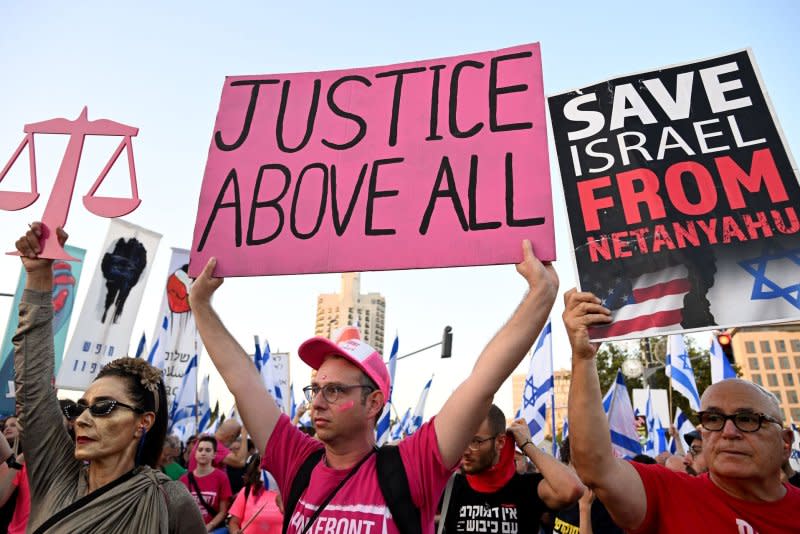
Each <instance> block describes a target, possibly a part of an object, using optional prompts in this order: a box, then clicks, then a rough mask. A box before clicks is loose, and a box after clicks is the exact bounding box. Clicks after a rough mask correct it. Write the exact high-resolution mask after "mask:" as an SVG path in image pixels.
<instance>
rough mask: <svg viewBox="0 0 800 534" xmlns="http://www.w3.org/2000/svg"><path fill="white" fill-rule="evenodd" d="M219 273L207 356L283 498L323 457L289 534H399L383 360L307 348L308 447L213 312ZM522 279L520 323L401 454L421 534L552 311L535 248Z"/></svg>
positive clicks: (312, 343) (554, 285)
mask: <svg viewBox="0 0 800 534" xmlns="http://www.w3.org/2000/svg"><path fill="white" fill-rule="evenodd" d="M215 265H216V261H215V260H214V259H213V258H212V259H211V260H210V261H209V262H208V264H207V265H206V266H205V268H204V269H203V272H202V273H201V274H200V276H199V277H198V278H197V280H196V281H195V283H194V285H193V287H192V291H191V294H190V302H191V307H192V311H193V312H194V316H195V319H196V321H197V327H198V329H199V331H200V335H201V336H202V338H203V343H204V344H205V346H206V350H207V351H208V353H209V355H210V356H211V359H212V361H213V362H214V365H215V366H216V367H217V370H218V371H219V372H220V374H221V375H222V377H223V379H224V380H225V383H226V385H227V386H228V389H230V391H231V392H232V393H233V395H234V397H235V398H236V405H237V407H238V409H239V413H240V414H241V416H242V419H243V420H244V423H245V425H246V426H247V428H248V430H249V431H250V432H251V434H252V437H253V441H254V442H255V443H256V444H257V445H258V447H259V449H260V450H261V452H262V455H263V458H264V462H263V463H264V467H265V468H266V469H268V470H269V471H270V472H271V473H272V474H273V475H274V477H275V479H276V480H277V482H278V486H279V487H280V491H281V494H282V495H284V496H286V495H289V494H290V493H291V490H292V488H293V485H292V483H293V481H294V479H295V478H300V475H299V474H298V473H300V472H303V469H301V466H304V464H305V462H306V461H307V460H308V458H309V457H310V456H311V455H312V454H319V452H322V453H323V454H322V456H321V459H320V460H319V461H318V463H316V464H315V465H313V469H312V471H311V473H310V482H309V483H308V485H307V486H306V487H305V489H304V491H303V492H302V494H300V496H299V498H298V500H297V502H296V505H295V506H294V509H293V510H291V511H289V510H287V519H286V521H287V523H286V524H287V532H290V533H306V532H313V533H314V534H316V533H319V534H322V533H323V532H325V533H327V532H333V533H338V532H347V533H349V534H353V533H356V534H381V533H385V534H398V533H399V532H400V530H399V528H398V523H400V522H401V519H402V518H395V517H393V516H392V513H391V512H390V509H389V505H387V501H386V499H385V498H384V496H383V494H382V489H381V487H380V484H379V481H378V470H377V469H378V468H377V467H376V465H377V461H376V456H377V455H376V454H374V452H375V450H376V447H375V425H376V420H377V418H378V417H379V416H380V414H381V411H382V410H383V406H384V404H385V402H386V400H387V399H388V395H389V387H390V379H389V373H388V370H387V369H386V365H385V364H384V363H383V358H382V357H381V355H380V354H378V353H377V352H376V351H375V350H374V349H373V348H372V347H370V346H369V345H367V344H366V343H364V342H362V341H360V340H358V339H350V340H348V341H345V342H342V343H340V344H338V345H337V344H335V343H333V342H331V341H329V340H327V339H324V338H313V339H310V340H308V341H306V342H305V343H303V344H302V345H301V346H300V349H299V350H298V353H299V355H300V357H301V358H302V359H303V361H305V362H306V363H308V364H309V365H310V366H311V367H313V368H315V369H317V374H316V377H315V378H314V379H313V380H312V383H311V385H310V386H308V387H306V388H304V392H305V393H306V396H307V398H308V399H309V401H310V402H311V403H312V407H313V413H314V425H315V427H316V430H317V437H318V438H319V441H317V440H314V439H312V438H309V437H308V436H306V435H305V434H303V433H302V432H300V431H299V430H298V429H296V428H295V427H293V426H292V425H291V423H290V421H289V418H288V417H287V416H286V415H283V414H281V412H280V411H279V409H278V408H277V406H276V404H275V402H274V401H273V399H271V398H270V397H269V394H268V393H267V391H266V389H265V388H264V386H263V384H262V382H261V379H260V377H259V375H258V373H257V372H256V370H255V366H254V364H253V362H252V360H251V359H250V358H249V357H248V355H247V353H246V352H245V351H244V350H243V349H242V348H241V346H240V345H239V344H238V343H237V342H236V340H235V339H234V338H233V337H232V336H231V334H230V333H229V332H228V331H227V330H226V329H225V327H224V325H223V324H222V322H221V321H220V319H219V317H218V316H217V315H216V313H215V312H214V310H213V308H212V307H211V295H212V294H213V293H214V291H215V290H216V289H217V288H218V287H219V286H220V285H221V284H222V280H221V279H219V278H214V277H213V276H212V274H213V271H214V267H215ZM517 271H518V272H519V273H520V274H521V275H522V276H523V277H524V278H525V280H526V281H527V283H528V286H529V289H528V291H527V293H526V295H525V297H524V298H523V299H522V302H521V303H520V304H519V306H518V307H517V309H516V311H515V312H514V314H513V316H512V317H511V318H510V319H509V320H508V322H507V323H506V324H505V325H504V326H503V327H502V328H501V329H500V331H499V332H498V333H497V334H496V335H495V336H494V338H493V339H492V340H491V341H490V342H489V344H488V345H487V346H486V348H485V349H484V350H483V352H482V353H481V355H480V357H479V358H478V360H477V362H476V363H475V367H474V368H473V370H472V373H471V374H470V376H469V377H468V378H467V379H466V380H465V381H464V382H463V383H462V384H461V385H460V386H459V387H458V388H457V389H456V390H455V391H454V392H453V393H452V395H451V396H450V398H449V399H448V400H447V402H445V404H444V406H443V407H442V409H441V411H440V412H439V414H438V415H437V416H436V417H434V418H432V419H431V420H430V421H429V422H428V423H426V424H424V425H423V426H422V428H420V429H419V430H418V431H417V432H415V433H414V434H413V435H412V436H410V437H408V438H406V439H404V440H402V441H401V442H400V444H399V445H398V449H397V450H398V451H399V455H400V458H401V460H402V466H403V467H404V470H405V475H406V477H407V482H408V492H409V494H410V497H409V498H410V500H411V502H412V503H413V506H414V507H415V508H416V509H418V511H419V519H420V521H419V522H420V525H419V527H420V528H415V529H414V530H415V531H417V532H422V533H424V534H432V533H433V519H434V515H435V513H436V507H437V504H438V502H439V498H440V496H441V494H442V490H443V489H444V486H445V484H446V483H447V479H448V478H449V477H450V474H451V473H452V472H453V470H454V469H455V468H456V466H457V465H458V462H459V460H460V459H461V455H462V453H463V452H464V449H465V448H466V447H467V444H468V443H469V442H470V440H471V439H472V437H473V436H474V434H475V432H476V431H477V429H478V427H479V426H480V424H481V422H482V421H483V420H484V418H485V417H486V414H487V413H488V411H489V406H490V405H491V402H492V398H493V396H494V394H495V392H496V391H497V389H498V388H499V387H500V385H501V384H502V383H503V381H505V380H506V378H508V376H509V375H510V374H511V372H512V371H513V370H514V369H515V368H516V366H517V365H518V364H519V363H520V361H521V360H522V358H524V357H525V354H526V353H527V352H528V350H529V349H530V348H531V346H532V345H533V342H534V340H535V339H536V336H537V335H538V334H539V332H540V331H541V329H542V327H543V326H544V324H545V321H546V320H547V317H548V315H549V313H550V310H551V308H552V306H553V302H554V300H555V297H556V292H557V290H558V277H557V276H556V273H555V270H554V269H553V267H552V266H550V265H547V266H545V265H543V264H542V263H541V262H540V261H539V260H537V259H536V257H535V256H534V254H533V251H532V249H531V245H530V243H529V242H528V241H527V240H526V241H525V242H524V243H523V261H522V262H521V263H519V264H518V265H517ZM381 482H383V481H381Z"/></svg>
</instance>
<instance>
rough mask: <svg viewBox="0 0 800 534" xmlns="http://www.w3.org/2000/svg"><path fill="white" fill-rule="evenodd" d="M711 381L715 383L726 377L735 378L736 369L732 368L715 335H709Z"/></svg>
mask: <svg viewBox="0 0 800 534" xmlns="http://www.w3.org/2000/svg"><path fill="white" fill-rule="evenodd" d="M709 352H710V355H711V383H712V384H716V383H717V382H720V381H722V380H725V379H726V378H736V371H734V370H733V367H732V366H731V362H729V361H728V358H727V357H726V356H725V353H724V352H722V347H721V346H720V344H719V341H717V337H716V336H713V335H712V336H711V350H710V351H709Z"/></svg>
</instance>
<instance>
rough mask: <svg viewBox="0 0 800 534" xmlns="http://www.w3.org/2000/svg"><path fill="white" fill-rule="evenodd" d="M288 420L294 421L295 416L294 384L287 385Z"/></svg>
mask: <svg viewBox="0 0 800 534" xmlns="http://www.w3.org/2000/svg"><path fill="white" fill-rule="evenodd" d="M289 406H290V408H289V419H291V420H292V421H294V418H295V416H296V415H297V401H296V400H295V399H294V382H291V383H290V384H289Z"/></svg>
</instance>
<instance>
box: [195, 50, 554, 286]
mask: <svg viewBox="0 0 800 534" xmlns="http://www.w3.org/2000/svg"><path fill="white" fill-rule="evenodd" d="M525 238H527V239H530V240H531V242H532V243H533V248H534V251H535V253H536V254H537V256H538V257H539V258H541V259H543V260H552V259H554V258H555V244H554V238H553V216H552V204H551V198H550V173H549V165H548V157H547V138H546V123H545V111H544V95H543V88H542V69H541V54H540V50H539V45H538V44H529V45H523V46H517V47H514V48H507V49H504V50H498V51H493V52H482V53H478V54H470V55H465V56H457V57H450V58H443V59H433V60H427V61H419V62H413V63H403V64H398V65H390V66H386V67H370V68H360V69H352V70H340V71H328V72H315V73H300V74H275V75H263V76H239V77H228V78H227V79H226V80H225V86H224V88H223V90H222V98H221V101H220V106H219V112H218V113H217V121H216V125H215V127H214V135H213V138H212V141H211V147H210V149H209V155H208V163H207V165H206V170H205V176H204V178H203V186H202V190H201V193H200V202H199V206H198V213H197V221H196V223H195V231H194V241H193V245H192V253H191V265H190V274H192V275H197V274H198V273H199V272H200V270H201V269H202V268H203V266H204V265H205V263H206V261H207V260H208V259H209V258H210V257H212V256H214V257H216V258H217V259H218V265H217V269H216V274H217V275H218V276H249V275H263V274H294V273H321V272H343V271H354V270H383V269H407V268H423V267H448V266H461V265H488V264H499V263H512V262H517V261H519V260H520V259H521V256H522V253H521V247H520V243H521V241H522V240H523V239H525Z"/></svg>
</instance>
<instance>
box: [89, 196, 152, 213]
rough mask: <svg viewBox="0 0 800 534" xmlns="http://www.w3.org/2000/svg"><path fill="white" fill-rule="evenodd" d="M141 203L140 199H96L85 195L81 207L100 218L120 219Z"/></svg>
mask: <svg viewBox="0 0 800 534" xmlns="http://www.w3.org/2000/svg"><path fill="white" fill-rule="evenodd" d="M141 203H142V200H141V199H140V198H123V197H96V196H90V195H86V196H84V197H83V205H84V206H86V209H87V210H89V211H91V212H92V213H94V214H95V215H99V216H100V217H122V216H123V215H127V214H129V213H130V212H132V211H133V210H135V209H136V208H138V207H139V204H141Z"/></svg>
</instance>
